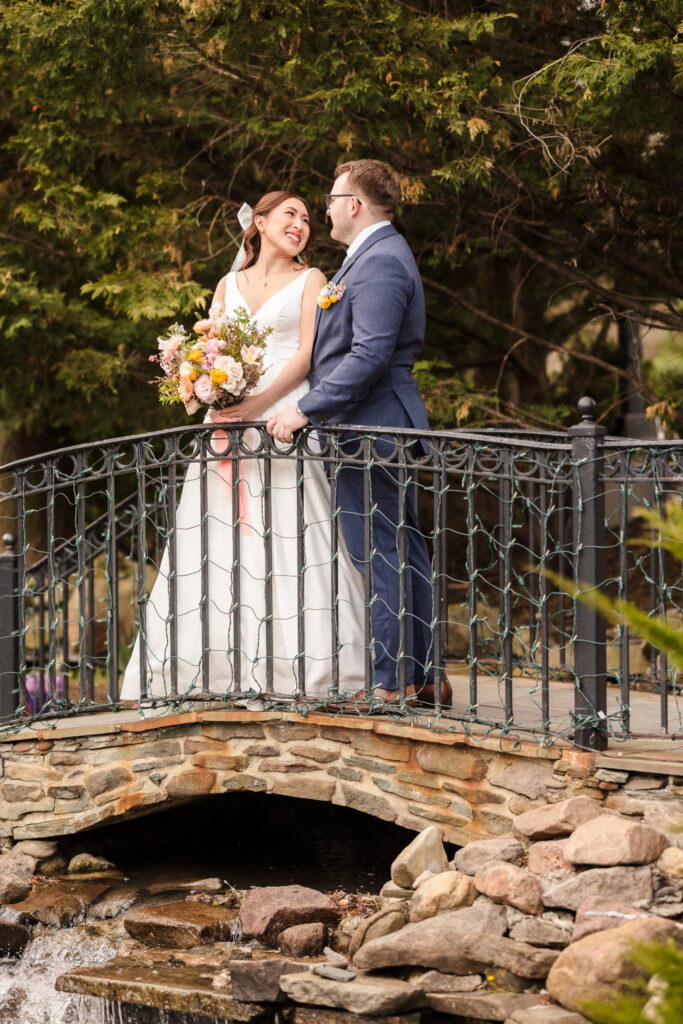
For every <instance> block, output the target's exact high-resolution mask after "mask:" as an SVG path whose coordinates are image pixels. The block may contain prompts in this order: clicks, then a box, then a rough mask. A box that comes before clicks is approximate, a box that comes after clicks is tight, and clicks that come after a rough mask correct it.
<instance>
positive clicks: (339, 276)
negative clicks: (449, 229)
mask: <svg viewBox="0 0 683 1024" xmlns="http://www.w3.org/2000/svg"><path fill="white" fill-rule="evenodd" d="M396 234H398V232H397V231H396V228H395V227H394V226H393V224H387V225H386V226H385V227H383V228H379V229H378V230H377V231H373V232H372V234H371V235H369V236H368V238H366V239H365V241H364V242H363V244H362V245H359V247H358V248H357V249H356V251H355V252H354V254H353V256H349V257H348V258H347V259H345V260H344V262H343V263H342V265H341V267H340V268H339V270H338V271H337V272H336V274H335V275H334V276H333V277H332V279H331V283H332V284H339V283H340V281H342V280H343V278H344V277H345V276H346V274H348V272H349V270H350V269H351V267H352V266H353V264H354V263H355V262H356V260H357V259H358V258H359V257H360V256H362V255H363V254H364V253H366V252H367V251H368V249H370V248H372V246H373V245H374V244H375V242H380V241H381V240H382V239H383V238H388V237H389V235H396ZM322 313H323V310H322V309H321V308H320V306H318V309H317V312H316V314H315V327H314V329H313V349H315V346H316V343H317V341H318V334H319V333H320V324H321V322H322V317H321V314H322ZM312 355H313V351H311V356H312Z"/></svg>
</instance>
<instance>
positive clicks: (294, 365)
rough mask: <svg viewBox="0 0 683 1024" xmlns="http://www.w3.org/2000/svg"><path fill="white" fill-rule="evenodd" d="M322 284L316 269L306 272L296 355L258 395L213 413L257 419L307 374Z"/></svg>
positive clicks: (226, 419) (226, 418)
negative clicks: (317, 299) (318, 296)
mask: <svg viewBox="0 0 683 1024" xmlns="http://www.w3.org/2000/svg"><path fill="white" fill-rule="evenodd" d="M324 284H325V276H324V274H322V273H321V272H320V271H319V270H314V271H312V272H311V273H310V274H309V275H308V280H307V281H306V285H305V287H304V294H303V296H302V299H301V333H300V337H299V349H298V351H297V353H296V355H295V356H293V357H292V358H291V359H290V360H289V362H288V363H287V365H286V366H285V367H283V369H282V370H280V372H279V373H278V375H277V377H276V378H275V380H274V381H273V382H272V383H271V384H269V385H268V387H267V388H265V389H264V390H263V391H260V392H259V393H258V394H257V395H249V396H248V397H247V398H245V399H244V401H243V402H240V403H239V404H238V405H233V406H231V407H230V408H229V409H226V410H225V411H224V412H221V413H219V414H216V416H218V415H219V416H220V419H221V420H222V421H224V422H227V421H229V420H231V419H235V420H238V419H239V420H256V419H258V418H259V416H260V415H261V413H262V412H264V411H265V410H266V409H269V408H270V407H271V406H272V405H275V403H276V402H278V401H279V400H280V399H281V398H283V397H284V396H285V395H288V394H289V393H290V391H293V390H294V388H295V387H297V386H298V385H299V384H301V382H302V380H304V379H305V378H306V376H307V374H308V371H309V369H310V366H311V351H312V349H313V331H314V329H315V314H316V309H317V303H316V298H317V295H318V292H319V291H320V289H321V288H322V286H323V285H324ZM212 418H213V417H212Z"/></svg>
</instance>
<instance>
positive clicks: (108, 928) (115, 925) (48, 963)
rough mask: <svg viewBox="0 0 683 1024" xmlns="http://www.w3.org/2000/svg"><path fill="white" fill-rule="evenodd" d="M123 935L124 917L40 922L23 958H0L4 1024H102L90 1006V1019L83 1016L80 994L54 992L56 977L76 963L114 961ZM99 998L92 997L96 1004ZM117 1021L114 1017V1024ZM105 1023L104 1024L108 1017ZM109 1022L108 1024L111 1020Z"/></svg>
mask: <svg viewBox="0 0 683 1024" xmlns="http://www.w3.org/2000/svg"><path fill="white" fill-rule="evenodd" d="M124 937H125V932H124V930H123V926H122V924H121V922H120V921H98V922H91V923H88V924H82V925H77V926H76V927H75V928H63V929H55V928H43V927H41V926H40V925H38V926H37V927H36V930H35V933H34V937H33V939H32V940H31V942H29V944H28V946H27V947H26V949H25V950H24V953H23V955H22V956H21V958H20V959H16V960H10V959H4V958H0V1021H2V1024H81V1022H83V1024H85V1022H86V1021H87V1024H95V1021H97V1022H98V1024H99V1020H100V1018H99V1015H98V1011H97V1010H96V1009H92V1010H89V1011H88V1014H89V1015H88V1016H87V1017H86V1016H79V1012H80V1011H79V1010H78V1009H77V1007H76V998H75V997H74V996H72V995H70V994H68V993H65V992H57V991H55V979H56V978H57V976H58V975H59V974H64V972H65V971H70V970H72V969H73V968H74V967H81V966H86V965H88V966H91V965H94V964H104V963H106V962H107V960H111V958H112V957H114V956H116V949H117V946H118V944H119V942H120V941H121V940H122V939H123V938H124ZM98 1002H99V1000H92V1001H91V1003H92V1007H93V1008H94V1007H96V1004H97V1003H98ZM124 1019H125V1018H122V1021H123V1020H124ZM114 1020H115V1018H111V1022H112V1024H113V1022H114ZM102 1021H103V1024H104V1021H105V1018H102ZM106 1021H107V1024H109V1018H106ZM117 1024H118V1021H117Z"/></svg>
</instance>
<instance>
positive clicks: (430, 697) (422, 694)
mask: <svg viewBox="0 0 683 1024" xmlns="http://www.w3.org/2000/svg"><path fill="white" fill-rule="evenodd" d="M417 699H418V703H420V704H428V705H429V706H430V707H434V705H435V704H436V684H435V683H425V685H424V686H423V687H422V689H421V690H419V691H418V693H417ZM452 703H453V687H452V686H451V684H450V682H449V681H448V678H447V676H443V678H442V680H441V707H443V708H450V707H451V705H452Z"/></svg>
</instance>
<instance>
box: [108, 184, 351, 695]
mask: <svg viewBox="0 0 683 1024" xmlns="http://www.w3.org/2000/svg"><path fill="white" fill-rule="evenodd" d="M243 209H244V208H243ZM310 218H311V215H310V210H309V208H308V205H307V203H306V202H305V201H304V200H303V199H301V198H300V197H299V196H296V195H294V194H293V193H291V192H285V191H280V192H269V193H267V194H266V195H264V196H263V197H262V198H261V199H260V200H259V202H258V203H257V205H256V207H255V209H254V211H253V220H252V222H251V224H250V225H249V226H248V227H247V229H246V231H245V235H244V242H243V255H244V260H243V262H242V264H241V267H238V268H237V270H234V269H233V271H231V272H230V273H229V274H227V275H226V276H225V277H223V278H222V279H221V280H220V281H219V283H218V286H217V288H216V292H215V295H214V298H213V303H212V307H211V309H212V311H213V312H216V311H217V310H218V309H219V308H220V307H222V309H223V310H224V311H225V313H227V314H229V315H230V314H232V313H234V312H235V311H236V310H237V309H239V308H240V307H242V308H243V309H246V310H247V311H248V312H249V313H250V315H251V316H252V318H253V320H254V321H255V322H256V325H257V326H258V327H259V328H268V327H269V328H271V333H270V335H269V337H268V349H267V352H266V358H265V361H264V362H265V365H266V367H267V369H266V371H265V373H264V374H263V376H262V377H261V380H260V381H259V383H258V385H257V387H256V389H255V390H254V391H253V392H252V393H251V394H250V395H249V396H248V397H247V398H245V399H244V400H243V401H242V402H241V403H240V404H239V405H235V406H232V407H230V408H228V409H226V410H223V411H222V412H220V413H217V412H214V413H211V414H210V418H211V420H212V421H213V422H214V423H215V424H217V429H216V431H214V433H213V435H212V436H211V437H210V438H209V446H210V449H211V450H212V451H213V453H214V457H213V458H212V457H211V456H209V458H208V459H207V461H206V515H205V517H204V527H205V530H206V537H205V550H207V551H208V586H207V588H206V593H205V606H206V609H207V611H206V624H208V642H207V631H206V628H204V630H203V629H202V616H201V613H200V607H201V605H202V603H203V602H202V596H203V591H202V581H201V577H202V574H201V563H202V513H201V509H202V505H201V494H200V490H201V481H200V476H201V469H200V465H199V462H198V461H194V462H192V463H190V465H189V468H188V471H187V475H186V478H185V482H184V484H183V491H182V497H181V499H180V501H179V503H178V508H177V511H176V534H175V536H176V552H175V579H176V584H175V596H176V614H175V623H176V633H175V637H173V632H172V623H171V619H172V618H173V616H171V614H170V607H171V601H170V600H169V595H170V592H171V587H170V574H169V551H168V548H167V549H166V551H165V552H164V555H163V558H162V561H161V565H160V567H159V575H158V577H157V580H156V582H155V584H154V586H153V588H152V591H151V593H150V596H149V599H148V601H147V602H146V609H145V624H144V630H143V632H144V645H143V654H144V657H143V658H142V660H143V661H144V678H142V679H141V649H140V645H141V640H140V636H138V637H137V639H136V642H135V646H134V649H133V652H132V655H131V658H130V661H129V663H128V666H127V668H126V671H125V675H124V679H123V684H122V689H121V698H122V699H124V700H137V699H138V698H139V697H141V696H143V697H144V696H150V697H164V696H171V695H172V694H174V693H175V692H177V693H178V694H179V695H187V696H190V697H191V696H196V695H197V694H198V693H200V692H201V690H202V687H203V685H205V683H206V676H207V668H208V689H209V690H210V692H211V693H213V694H228V693H240V692H241V693H244V692H245V691H251V693H252V694H258V693H262V692H265V691H266V687H267V683H270V685H269V686H268V689H269V690H271V691H272V692H274V693H275V694H277V695H283V696H291V695H293V694H295V693H297V692H298V691H299V690H301V688H302V684H303V686H304V687H305V692H306V694H308V695H311V696H317V697H318V698H320V697H325V696H327V694H328V691H329V690H330V688H331V686H332V663H333V653H334V652H335V651H338V658H339V662H338V664H339V685H340V688H341V689H344V690H347V689H356V688H359V687H362V686H363V685H364V681H365V671H364V666H365V651H364V630H363V622H364V610H363V590H362V581H361V576H360V574H359V573H358V572H357V570H356V569H355V568H354V567H353V565H352V564H351V561H350V559H349V557H348V554H347V552H346V550H345V548H344V546H343V539H342V536H341V530H339V531H337V533H338V537H339V544H338V549H337V550H338V557H337V559H336V563H337V580H338V582H337V602H338V607H337V621H338V623H339V626H338V634H337V636H333V630H332V626H331V622H332V610H331V594H332V565H333V561H334V560H333V558H332V555H331V553H332V551H333V548H332V545H331V541H332V523H331V511H330V486H329V483H328V480H327V476H326V473H325V468H324V463H323V462H322V461H319V460H316V459H304V460H303V467H304V471H303V495H304V500H303V509H304V523H305V529H304V531H303V541H304V551H305V556H304V581H303V595H304V598H303V607H301V601H300V593H301V588H300V581H299V572H298V567H299V560H298V551H297V549H298V537H297V532H298V526H297V524H298V521H299V520H298V496H297V463H296V460H295V459H294V458H284V457H278V456H277V455H274V456H273V458H272V460H271V467H270V469H271V478H270V486H269V488H268V490H269V495H267V494H266V483H265V479H266V477H265V469H266V467H265V465H264V460H263V459H262V458H259V457H249V456H248V455H245V454H242V453H241V455H240V459H239V463H238V466H239V469H238V474H239V481H238V483H237V488H236V490H237V493H238V494H239V508H238V510H237V520H238V530H239V563H240V564H239V568H238V569H234V567H233V529H234V527H233V523H234V519H235V517H234V513H233V507H232V505H233V493H235V488H234V487H233V481H232V464H233V462H234V461H235V460H232V459H230V458H229V457H227V458H223V459H221V458H220V453H221V452H224V451H227V450H228V445H229V441H228V436H227V434H226V432H225V430H223V429H222V428H221V426H220V424H221V423H230V422H231V423H233V424H234V423H235V422H236V421H237V422H239V421H242V420H243V421H247V422H248V421H254V420H261V419H263V420H267V419H268V418H269V417H270V416H272V415H273V414H274V413H276V412H278V411H279V410H280V409H282V408H286V407H289V406H292V405H296V403H297V402H298V401H299V399H300V398H301V397H302V396H303V395H304V394H305V393H306V392H307V391H308V389H309V385H308V382H307V375H308V370H309V365H310V359H311V349H312V345H313V331H314V324H315V314H316V298H317V295H318V293H319V291H320V288H321V286H322V285H323V284H324V283H325V279H324V277H323V275H322V273H321V272H320V271H319V270H317V269H315V268H312V267H307V266H306V264H305V263H304V262H303V260H302V258H301V254H302V253H303V252H304V250H305V249H306V246H307V245H308V242H309V240H310V238H311V222H310ZM243 226H244V223H243ZM241 252H242V250H241ZM239 261H240V257H238V260H236V264H237V263H238V262H239ZM207 419H208V417H207ZM260 441H261V438H260V436H259V432H258V431H257V430H255V429H254V428H246V429H245V430H244V434H243V443H244V447H245V449H246V450H247V451H248V450H253V449H255V448H258V446H259V443H260ZM313 443H314V437H311V438H309V446H310V445H312V444H313ZM267 497H269V498H270V502H269V505H270V510H271V513H270V514H271V536H272V587H271V590H270V593H271V594H272V612H271V615H272V618H271V622H272V632H271V639H270V643H269V641H268V636H267V621H268V614H267V597H266V595H267V592H268V586H267V583H266V579H267V572H266V556H265V550H266V542H265V539H264V537H265V534H266V533H267V515H266V502H265V500H264V499H266V498H267ZM236 582H237V583H238V585H239V593H238V594H237V593H235V597H233V592H234V591H236ZM236 604H237V605H238V616H237V622H238V633H237V634H236V631H235V630H236V617H235V614H234V611H235V605H236ZM300 619H302V620H303V635H304V638H305V639H304V646H305V657H304V656H302V652H301V651H299V638H300ZM173 646H175V655H176V656H175V658H174V659H172V648H173ZM268 646H270V647H271V650H272V663H271V665H272V668H271V672H272V675H271V678H270V679H269V678H268V672H267V668H268V666H267V661H268V659H267V647H268ZM202 655H204V657H202ZM172 660H174V661H175V665H176V670H175V673H174V675H176V677H177V680H176V683H175V685H173V684H172ZM302 663H303V664H302ZM302 668H303V673H302V671H301V670H302ZM176 687H177V690H176Z"/></svg>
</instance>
